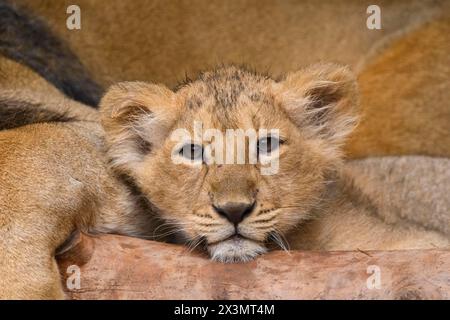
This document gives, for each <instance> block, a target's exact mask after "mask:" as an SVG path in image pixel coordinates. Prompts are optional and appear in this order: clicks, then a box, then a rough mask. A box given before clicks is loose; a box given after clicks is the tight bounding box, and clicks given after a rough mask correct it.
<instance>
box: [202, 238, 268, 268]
mask: <svg viewBox="0 0 450 320" xmlns="http://www.w3.org/2000/svg"><path fill="white" fill-rule="evenodd" d="M266 252H267V249H266V247H265V246H264V245H263V244H261V243H258V242H255V241H253V240H249V239H245V238H243V237H241V236H237V235H236V236H233V237H232V238H230V239H227V240H224V241H221V242H219V243H215V244H209V245H208V253H209V255H210V256H211V259H212V260H214V261H219V262H225V263H234V262H247V261H250V260H253V259H254V258H255V257H256V256H258V255H260V254H263V253H266Z"/></svg>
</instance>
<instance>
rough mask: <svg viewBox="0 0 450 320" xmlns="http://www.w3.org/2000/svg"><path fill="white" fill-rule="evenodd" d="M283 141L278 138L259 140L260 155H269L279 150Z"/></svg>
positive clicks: (269, 137)
mask: <svg viewBox="0 0 450 320" xmlns="http://www.w3.org/2000/svg"><path fill="white" fill-rule="evenodd" d="M281 143H283V141H282V140H280V139H278V138H277V137H273V136H267V137H263V138H261V139H259V140H258V155H269V154H270V153H271V152H272V151H275V150H277V149H278V147H279V146H280V144H281Z"/></svg>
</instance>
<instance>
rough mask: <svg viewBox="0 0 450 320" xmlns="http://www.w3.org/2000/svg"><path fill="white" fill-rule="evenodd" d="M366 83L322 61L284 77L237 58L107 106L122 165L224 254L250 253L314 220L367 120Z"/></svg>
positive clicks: (170, 214) (112, 145)
mask: <svg viewBox="0 0 450 320" xmlns="http://www.w3.org/2000/svg"><path fill="white" fill-rule="evenodd" d="M356 96H357V94H356V84H355V80H354V77H353V75H352V74H351V73H350V72H349V71H348V70H347V69H346V68H345V67H341V66H337V65H331V64H320V65H316V66H313V67H310V68H307V69H304V70H301V71H298V72H296V73H292V74H290V75H288V76H287V77H285V78H284V79H282V80H279V81H276V80H273V79H271V78H269V77H266V76H262V75H259V74H256V73H253V72H249V71H247V70H244V69H240V68H237V67H234V66H231V67H223V68H219V69H217V70H214V71H211V72H205V73H203V74H201V75H200V76H199V77H198V79H196V80H195V81H191V82H190V83H187V84H184V85H182V86H180V87H179V88H178V89H177V90H175V91H171V90H169V89H168V88H166V87H164V86H162V85H154V84H148V83H142V82H125V83H119V84H117V85H115V86H113V87H112V88H111V89H110V90H109V92H108V93H107V94H106V96H105V97H104V98H103V100H102V103H101V112H102V124H103V126H104V129H105V132H106V140H107V144H108V149H109V150H108V155H109V158H110V162H111V164H112V167H113V168H114V169H115V170H116V171H117V172H119V173H121V174H125V175H127V176H129V177H131V178H132V179H133V180H134V181H135V183H136V184H137V185H138V187H139V188H140V189H141V190H142V192H143V194H144V195H145V196H146V197H148V199H149V200H150V202H151V203H152V205H153V206H154V207H155V208H157V211H158V212H159V215H160V216H161V217H162V219H163V220H164V221H165V223H166V224H167V225H169V226H173V227H174V228H175V229H176V230H177V231H178V232H179V233H180V234H182V235H183V236H184V238H185V239H186V241H188V242H191V244H192V245H194V244H197V243H200V241H202V242H203V243H205V244H206V247H207V249H208V252H209V253H210V255H211V257H212V258H213V259H215V260H218V261H224V262H234V261H246V260H250V259H252V258H253V257H255V256H256V255H258V254H261V253H263V252H265V251H266V246H267V244H268V243H269V242H270V241H273V240H275V242H278V243H280V244H281V239H282V237H283V234H285V233H286V232H288V231H289V230H291V229H292V228H294V227H295V226H297V225H298V224H299V223H300V222H301V221H302V220H305V219H308V218H310V216H311V212H312V210H313V209H314V208H315V207H317V205H318V204H319V203H320V201H321V196H322V195H323V193H324V192H325V190H326V186H327V183H328V182H329V177H330V173H332V172H334V171H335V170H336V169H337V168H338V166H339V165H340V164H341V153H340V147H341V145H342V143H343V141H344V139H345V137H346V136H347V135H348V134H349V133H350V132H351V130H352V129H353V127H354V124H355V105H356Z"/></svg>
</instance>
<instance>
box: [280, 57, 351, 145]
mask: <svg viewBox="0 0 450 320" xmlns="http://www.w3.org/2000/svg"><path fill="white" fill-rule="evenodd" d="M277 92H278V93H277V95H276V96H277V97H278V98H279V99H280V100H281V101H280V102H281V105H282V107H283V108H284V109H285V110H286V112H287V114H288V116H289V117H290V118H291V119H292V121H293V122H294V123H296V124H297V126H298V127H299V128H301V130H303V131H304V132H306V133H307V134H308V135H309V136H310V137H312V138H319V139H324V140H326V141H328V142H330V143H332V144H334V145H340V144H342V143H343V142H344V141H345V138H346V137H347V136H348V134H349V133H350V132H351V131H352V130H353V129H354V127H355V125H356V122H357V112H356V109H357V108H356V107H357V104H358V90H357V84H356V79H355V77H354V75H353V73H352V72H351V71H350V70H349V69H348V68H347V67H344V66H340V65H336V64H317V65H313V66H311V67H309V68H307V69H303V70H300V71H297V72H295V73H292V74H290V75H288V76H287V77H286V79H285V80H284V81H282V82H280V83H277Z"/></svg>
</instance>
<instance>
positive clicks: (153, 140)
mask: <svg viewBox="0 0 450 320" xmlns="http://www.w3.org/2000/svg"><path fill="white" fill-rule="evenodd" d="M174 95H175V94H174V93H173V92H172V91H171V90H169V89H168V88H166V87H164V86H162V85H154V84H149V83H144V82H122V83H119V84H116V85H113V86H112V87H111V88H110V89H109V90H108V92H107V93H106V94H105V96H104V97H103V99H102V100H101V102H100V113H101V122H102V125H103V128H104V130H105V136H106V143H107V147H108V155H109V158H110V162H111V165H112V166H113V168H115V169H118V170H119V171H123V172H124V173H129V172H130V171H132V170H133V167H134V166H136V165H137V164H138V163H139V162H140V161H141V160H142V159H143V158H144V157H145V156H146V155H147V154H148V153H150V152H151V150H152V149H153V148H155V147H157V146H158V145H160V144H162V142H163V141H164V138H165V137H166V135H167V134H168V130H169V128H170V126H171V124H172V123H173V122H174V121H175V116H176V112H175V110H174V109H175V108H174V105H175V103H174Z"/></svg>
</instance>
